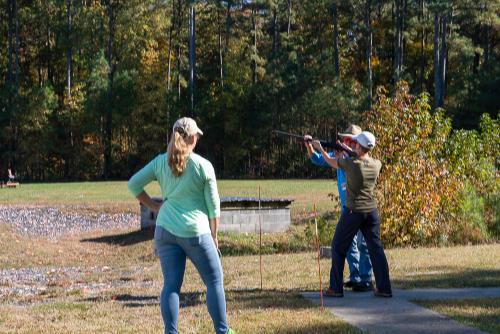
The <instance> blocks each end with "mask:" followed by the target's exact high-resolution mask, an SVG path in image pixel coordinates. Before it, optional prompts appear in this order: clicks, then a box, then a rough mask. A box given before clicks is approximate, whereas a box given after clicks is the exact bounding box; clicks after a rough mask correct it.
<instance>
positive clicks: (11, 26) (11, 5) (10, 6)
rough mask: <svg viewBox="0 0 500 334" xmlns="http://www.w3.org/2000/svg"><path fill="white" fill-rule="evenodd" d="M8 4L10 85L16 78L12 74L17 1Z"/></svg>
mask: <svg viewBox="0 0 500 334" xmlns="http://www.w3.org/2000/svg"><path fill="white" fill-rule="evenodd" d="M7 1H8V2H7V4H8V12H9V13H8V14H9V27H8V31H7V38H8V40H9V62H8V65H7V82H8V83H9V84H12V80H13V79H14V76H13V74H12V68H13V66H12V63H13V51H14V40H13V35H14V34H13V30H14V23H13V21H14V18H13V17H14V2H15V1H16V0H7Z"/></svg>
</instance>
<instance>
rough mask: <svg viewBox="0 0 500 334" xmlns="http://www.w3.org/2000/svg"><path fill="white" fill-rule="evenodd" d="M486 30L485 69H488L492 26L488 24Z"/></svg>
mask: <svg viewBox="0 0 500 334" xmlns="http://www.w3.org/2000/svg"><path fill="white" fill-rule="evenodd" d="M484 30H485V36H484V69H485V70H487V69H488V68H489V65H490V26H489V25H486V27H485V29H484Z"/></svg>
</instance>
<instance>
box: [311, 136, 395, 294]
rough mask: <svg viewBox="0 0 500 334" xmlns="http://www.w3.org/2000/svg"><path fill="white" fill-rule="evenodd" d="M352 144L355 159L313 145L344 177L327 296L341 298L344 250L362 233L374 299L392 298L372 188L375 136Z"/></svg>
mask: <svg viewBox="0 0 500 334" xmlns="http://www.w3.org/2000/svg"><path fill="white" fill-rule="evenodd" d="M351 139H352V140H353V141H354V142H355V146H354V147H355V150H356V153H357V157H355V158H351V157H341V156H340V154H337V156H335V157H331V156H330V155H329V154H328V153H327V152H326V151H325V150H324V149H323V147H322V146H321V143H320V142H319V141H318V140H315V141H313V142H312V145H313V147H314V149H315V150H317V151H318V152H320V153H321V155H322V156H323V158H324V159H325V161H326V162H327V163H328V165H330V166H332V167H333V168H336V169H339V168H340V169H342V170H344V172H345V175H346V188H347V190H346V206H345V208H344V210H342V215H341V216H340V220H339V222H338V224H337V227H336V228H335V234H334V236H333V241H332V270H331V272H330V288H329V289H328V291H327V292H326V295H327V296H329V297H343V296H344V288H343V284H342V283H343V282H342V281H343V271H344V260H345V257H346V253H347V250H348V248H349V245H350V244H351V242H352V240H353V238H354V236H355V235H356V233H357V232H358V230H361V231H362V233H363V236H364V237H365V239H366V243H367V245H368V251H369V254H370V259H371V262H372V264H373V271H374V274H375V282H376V288H375V289H374V294H375V296H378V297H392V290H391V282H390V278H389V265H388V264H387V259H386V257H385V253H384V248H383V246H382V242H381V241H380V217H379V214H378V210H377V201H376V199H375V195H374V188H375V184H376V182H377V178H378V175H379V173H380V168H381V166H382V163H381V162H380V160H377V159H374V158H372V157H371V156H370V151H371V150H372V149H373V148H374V147H375V136H374V135H373V134H372V133H371V132H367V131H363V132H361V133H359V134H357V135H354V136H352V137H351Z"/></svg>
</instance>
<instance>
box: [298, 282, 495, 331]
mask: <svg viewBox="0 0 500 334" xmlns="http://www.w3.org/2000/svg"><path fill="white" fill-rule="evenodd" d="M302 295H303V296H304V297H305V298H306V299H308V300H310V301H312V302H313V303H315V304H317V305H320V296H319V292H305V293H303V294H302ZM484 297H495V298H500V288H468V289H414V290H393V297H392V298H379V297H374V296H373V293H372V292H364V293H361V292H351V291H347V290H346V291H345V292H344V298H324V299H323V300H324V306H325V308H328V309H329V310H330V312H332V313H333V314H334V315H335V316H338V317H340V318H342V319H343V320H345V321H347V322H348V323H349V324H351V325H354V326H356V327H358V328H360V329H361V330H363V331H364V332H368V333H374V334H379V333H380V334H396V333H398V334H399V333H412V334H413V333H414V334H444V333H446V334H480V333H484V332H482V331H480V330H479V329H476V328H472V327H467V326H465V325H462V324H460V323H458V322H456V321H454V320H452V319H450V318H448V317H446V316H444V315H442V314H439V313H436V312H434V311H431V310H429V309H426V308H424V307H421V306H418V305H416V304H413V303H412V302H410V301H411V300H438V299H469V298H484Z"/></svg>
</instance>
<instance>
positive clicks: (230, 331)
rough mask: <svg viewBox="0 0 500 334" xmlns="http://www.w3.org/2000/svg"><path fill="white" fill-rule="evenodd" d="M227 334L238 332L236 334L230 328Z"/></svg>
mask: <svg viewBox="0 0 500 334" xmlns="http://www.w3.org/2000/svg"><path fill="white" fill-rule="evenodd" d="M226 334H236V332H235V331H233V330H232V329H231V328H229V329H228V330H227V333H226Z"/></svg>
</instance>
